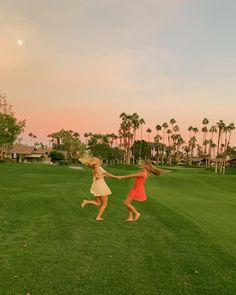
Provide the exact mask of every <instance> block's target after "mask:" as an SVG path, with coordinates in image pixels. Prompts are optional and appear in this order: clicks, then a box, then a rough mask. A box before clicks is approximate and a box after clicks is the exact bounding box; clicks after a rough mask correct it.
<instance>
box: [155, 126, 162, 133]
mask: <svg viewBox="0 0 236 295" xmlns="http://www.w3.org/2000/svg"><path fill="white" fill-rule="evenodd" d="M160 130H161V125H157V126H156V131H157V135H159V131H160Z"/></svg>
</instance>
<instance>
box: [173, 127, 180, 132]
mask: <svg viewBox="0 0 236 295" xmlns="http://www.w3.org/2000/svg"><path fill="white" fill-rule="evenodd" d="M173 130H174V132H175V133H177V132H179V126H178V125H175V126H174V129H173Z"/></svg>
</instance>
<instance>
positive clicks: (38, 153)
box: [7, 144, 51, 163]
mask: <svg viewBox="0 0 236 295" xmlns="http://www.w3.org/2000/svg"><path fill="white" fill-rule="evenodd" d="M50 152H51V149H50V148H36V147H34V146H28V145H22V144H16V145H14V146H13V147H12V148H11V149H10V150H9V151H8V152H7V155H8V157H9V158H11V159H12V160H15V161H16V162H24V163H28V162H43V163H50V162H51V159H50V157H49V154H50Z"/></svg>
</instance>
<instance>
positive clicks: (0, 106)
mask: <svg viewBox="0 0 236 295" xmlns="http://www.w3.org/2000/svg"><path fill="white" fill-rule="evenodd" d="M145 124H146V123H145V120H144V118H141V117H140V116H139V115H138V114H137V113H133V114H126V113H124V112H123V113H121V114H120V125H119V128H118V132H117V134H114V133H109V134H94V133H92V132H86V133H85V134H84V138H85V142H82V140H81V138H80V134H79V133H78V132H75V131H73V130H64V129H62V130H60V131H56V132H53V133H51V134H49V135H48V138H49V146H50V147H52V148H53V149H54V150H57V151H64V152H66V154H67V158H69V159H78V158H79V157H80V155H81V154H83V153H85V152H90V153H91V154H93V155H94V156H98V157H100V158H102V159H106V160H107V161H108V162H109V163H111V164H113V163H125V164H130V163H135V162H139V161H140V160H151V161H154V162H155V163H156V164H157V165H180V164H183V165H190V166H191V165H193V164H194V159H195V158H196V157H199V158H201V161H202V163H203V164H204V165H205V167H210V166H212V165H214V167H215V172H216V173H218V172H222V173H224V171H225V167H226V162H227V158H229V157H231V158H232V157H236V148H235V147H232V146H231V138H232V133H233V131H234V130H235V125H234V123H229V124H226V123H225V122H223V120H219V121H218V122H216V123H215V124H213V125H210V122H209V120H208V119H207V118H204V119H203V120H202V126H201V128H198V127H196V126H192V125H191V126H189V127H188V134H189V135H188V138H185V139H184V138H183V136H182V135H181V131H180V127H179V126H178V124H177V122H176V120H175V119H174V118H171V119H170V120H169V121H168V122H163V123H160V124H157V125H156V126H155V128H154V129H153V130H152V129H151V128H145V129H144V126H145ZM24 127H25V120H22V121H19V120H17V119H16V118H15V115H14V112H13V110H12V106H11V105H10V104H9V103H8V102H7V100H6V96H5V95H3V94H0V157H1V158H3V155H4V151H6V150H7V149H9V148H10V147H11V146H12V145H13V144H14V143H16V142H20V140H21V139H20V137H19V136H20V134H21V133H22V132H23V130H24ZM199 133H201V134H202V136H201V139H200V140H199V139H198V137H197V134H199ZM151 134H153V136H152V140H151ZM29 137H30V141H31V145H32V144H34V145H35V146H36V147H41V148H45V147H47V145H44V144H43V143H41V142H40V143H39V142H36V139H37V136H36V135H34V134H33V133H32V132H30V133H29ZM138 137H139V139H137V138H138ZM144 137H145V138H144Z"/></svg>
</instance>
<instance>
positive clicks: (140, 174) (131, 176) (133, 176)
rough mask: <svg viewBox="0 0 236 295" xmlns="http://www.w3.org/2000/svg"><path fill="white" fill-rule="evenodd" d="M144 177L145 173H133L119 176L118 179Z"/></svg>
mask: <svg viewBox="0 0 236 295" xmlns="http://www.w3.org/2000/svg"><path fill="white" fill-rule="evenodd" d="M145 176H146V173H145V172H137V173H133V174H128V175H123V176H120V179H127V178H136V177H145Z"/></svg>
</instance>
